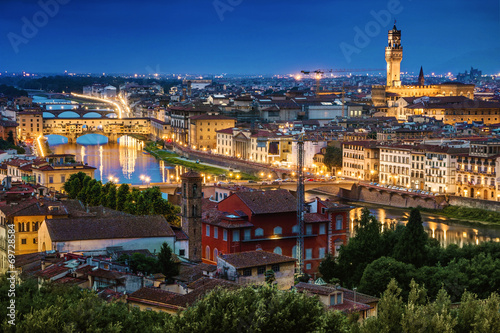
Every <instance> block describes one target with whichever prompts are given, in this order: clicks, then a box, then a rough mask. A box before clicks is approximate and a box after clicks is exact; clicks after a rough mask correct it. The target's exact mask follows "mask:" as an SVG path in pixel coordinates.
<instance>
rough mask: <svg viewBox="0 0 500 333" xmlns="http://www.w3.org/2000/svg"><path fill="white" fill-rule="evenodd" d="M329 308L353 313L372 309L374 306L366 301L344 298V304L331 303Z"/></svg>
mask: <svg viewBox="0 0 500 333" xmlns="http://www.w3.org/2000/svg"><path fill="white" fill-rule="evenodd" d="M328 308H329V309H332V310H339V311H342V312H345V313H352V312H358V311H366V310H369V309H371V308H372V307H371V306H369V305H367V304H364V303H359V302H354V301H351V300H348V299H345V298H344V302H343V303H342V304H337V305H330V306H329V307H328Z"/></svg>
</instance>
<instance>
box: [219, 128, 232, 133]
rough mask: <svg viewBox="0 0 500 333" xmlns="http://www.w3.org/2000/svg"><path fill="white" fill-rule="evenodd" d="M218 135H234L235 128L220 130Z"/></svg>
mask: <svg viewBox="0 0 500 333" xmlns="http://www.w3.org/2000/svg"><path fill="white" fill-rule="evenodd" d="M217 133H223V134H233V127H230V128H225V129H221V130H218V131H217Z"/></svg>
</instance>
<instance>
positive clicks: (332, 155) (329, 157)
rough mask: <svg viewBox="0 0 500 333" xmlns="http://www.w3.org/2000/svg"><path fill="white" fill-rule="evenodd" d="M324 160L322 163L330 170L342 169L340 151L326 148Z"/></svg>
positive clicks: (339, 149)
mask: <svg viewBox="0 0 500 333" xmlns="http://www.w3.org/2000/svg"><path fill="white" fill-rule="evenodd" d="M325 150H326V151H325V158H324V160H323V163H324V164H325V165H326V167H327V168H328V169H329V170H331V169H332V168H341V167H342V149H341V148H337V147H334V146H327V147H326V149H325Z"/></svg>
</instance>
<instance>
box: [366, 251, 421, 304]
mask: <svg viewBox="0 0 500 333" xmlns="http://www.w3.org/2000/svg"><path fill="white" fill-rule="evenodd" d="M414 275H415V267H413V265H411V264H405V263H403V262H400V261H397V260H396V259H394V258H388V257H381V258H379V259H377V260H375V261H373V262H372V263H370V264H369V265H368V266H366V269H365V270H364V272H363V277H362V278H361V281H360V283H359V291H360V292H362V293H365V294H368V295H373V296H376V297H379V296H380V294H381V292H382V291H384V290H385V288H386V287H387V285H388V284H389V282H390V281H391V280H392V279H394V280H395V281H396V282H398V284H399V285H400V286H408V285H409V284H410V281H411V279H412V278H413V276H414ZM405 296H407V294H406V295H405ZM405 298H406V297H405Z"/></svg>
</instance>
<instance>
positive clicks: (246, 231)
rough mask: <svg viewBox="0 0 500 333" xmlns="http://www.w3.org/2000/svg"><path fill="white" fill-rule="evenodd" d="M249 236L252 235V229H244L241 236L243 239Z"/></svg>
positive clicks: (247, 238)
mask: <svg viewBox="0 0 500 333" xmlns="http://www.w3.org/2000/svg"><path fill="white" fill-rule="evenodd" d="M251 236H252V230H250V229H245V231H244V234H243V238H244V239H245V240H249V239H250V237H251Z"/></svg>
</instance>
